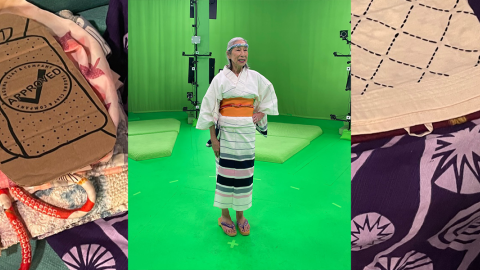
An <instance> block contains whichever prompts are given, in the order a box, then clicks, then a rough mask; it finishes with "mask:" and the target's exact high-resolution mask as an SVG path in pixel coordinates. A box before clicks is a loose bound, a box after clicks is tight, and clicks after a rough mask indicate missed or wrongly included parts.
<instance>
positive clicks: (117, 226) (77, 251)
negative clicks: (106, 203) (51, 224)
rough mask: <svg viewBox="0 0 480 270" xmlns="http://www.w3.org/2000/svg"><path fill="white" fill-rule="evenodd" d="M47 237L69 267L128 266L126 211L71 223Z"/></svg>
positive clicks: (118, 269)
mask: <svg viewBox="0 0 480 270" xmlns="http://www.w3.org/2000/svg"><path fill="white" fill-rule="evenodd" d="M66 239H68V241H66ZM46 240H47V242H48V244H49V245H50V246H51V247H52V248H53V250H55V252H56V253H57V254H58V256H60V258H61V259H62V260H63V262H64V263H65V265H66V266H67V267H68V268H69V269H71V270H100V269H102V270H127V269H128V213H126V212H125V213H122V214H119V215H115V216H112V217H108V218H104V219H99V220H96V221H94V222H90V223H86V224H84V225H81V226H78V227H74V228H72V229H69V230H66V231H63V232H61V233H59V234H56V235H53V236H50V237H48V238H46Z"/></svg>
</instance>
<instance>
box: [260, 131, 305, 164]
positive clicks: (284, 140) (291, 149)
mask: <svg viewBox="0 0 480 270" xmlns="http://www.w3.org/2000/svg"><path fill="white" fill-rule="evenodd" d="M309 144H310V141H309V140H306V139H299V138H288V137H278V136H268V138H265V137H263V136H262V135H257V136H256V138H255V160H258V161H265V162H273V163H284V162H285V161H287V160H288V159H289V158H291V157H292V156H293V155H295V154H296V153H298V152H300V150H302V149H303V148H305V147H306V146H307V145H309Z"/></svg>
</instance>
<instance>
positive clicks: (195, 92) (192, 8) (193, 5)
mask: <svg viewBox="0 0 480 270" xmlns="http://www.w3.org/2000/svg"><path fill="white" fill-rule="evenodd" d="M197 2H198V0H190V17H191V16H192V13H193V14H194V17H195V24H193V25H192V27H193V28H194V29H195V35H194V36H193V37H192V43H193V44H194V47H195V53H194V54H185V52H182V56H189V57H190V56H193V62H191V63H190V64H193V66H190V65H189V72H190V70H192V71H193V80H192V82H191V84H192V85H193V92H187V99H188V100H189V101H190V103H192V105H193V106H195V109H194V110H188V108H187V107H183V111H184V112H190V111H192V112H193V111H194V112H195V119H197V118H198V112H199V111H200V105H199V104H200V103H199V102H198V80H197V79H198V75H197V63H198V57H200V56H211V55H212V53H211V52H210V53H209V54H200V53H199V51H198V50H197V44H199V43H200V37H199V36H197V26H198V5H197ZM215 4H216V3H215ZM189 83H190V82H189ZM193 95H195V100H192V99H193Z"/></svg>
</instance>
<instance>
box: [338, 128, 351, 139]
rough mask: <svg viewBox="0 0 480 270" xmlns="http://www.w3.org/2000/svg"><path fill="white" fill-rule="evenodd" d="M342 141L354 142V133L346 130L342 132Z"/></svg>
mask: <svg viewBox="0 0 480 270" xmlns="http://www.w3.org/2000/svg"><path fill="white" fill-rule="evenodd" d="M340 139H342V140H347V141H351V140H352V132H351V131H350V130H344V131H343V132H342V136H341V137H340Z"/></svg>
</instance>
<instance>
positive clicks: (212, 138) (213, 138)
mask: <svg viewBox="0 0 480 270" xmlns="http://www.w3.org/2000/svg"><path fill="white" fill-rule="evenodd" d="M210 141H211V142H212V149H213V152H214V153H215V157H217V158H219V157H220V141H218V139H217V134H216V132H215V125H212V126H210Z"/></svg>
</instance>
